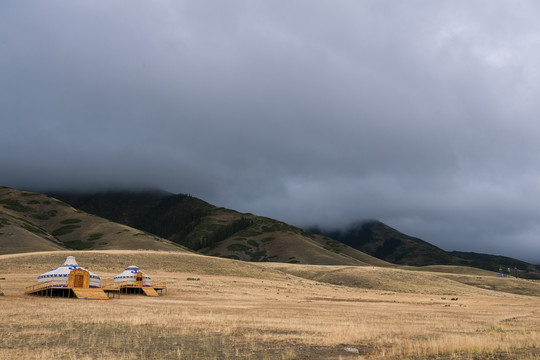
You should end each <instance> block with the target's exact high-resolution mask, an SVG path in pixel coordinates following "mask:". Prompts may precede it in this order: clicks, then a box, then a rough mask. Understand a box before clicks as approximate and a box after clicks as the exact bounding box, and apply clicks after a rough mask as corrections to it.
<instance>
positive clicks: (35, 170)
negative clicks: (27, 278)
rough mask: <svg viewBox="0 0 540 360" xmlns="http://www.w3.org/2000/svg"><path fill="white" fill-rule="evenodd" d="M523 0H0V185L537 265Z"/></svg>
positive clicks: (532, 98) (529, 46)
mask: <svg viewBox="0 0 540 360" xmlns="http://www.w3.org/2000/svg"><path fill="white" fill-rule="evenodd" d="M539 12H540V3H539V2H538V1H535V0H530V1H525V0H512V1H510V0H508V1H503V0H497V1H493V0H475V1H470V0H452V1H445V0H441V1H432V0H411V1H406V2H403V1H397V0H394V1H387V0H382V1H381V0H362V1H349V0H337V1H321V0H292V1H258V0H249V1H248V0H246V1H235V0H231V1H218V0H215V1H212V0H205V1H182V0H155V1H142V0H129V1H128V0H112V1H109V0H107V1H105V0H98V1H96V0H79V1H72V0H64V1H60V0H48V1H37V0H36V1H32V0H4V1H1V2H0V116H1V121H0V185H4V186H10V187H14V188H18V189H27V190H41V191H48V190H58V189H62V190H66V189H73V190H80V189H84V190H102V189H110V188H148V187H152V188H160V189H164V190H167V191H170V192H173V193H187V194H191V195H193V196H196V197H198V198H201V199H203V200H205V201H208V202H210V203H212V204H214V205H217V206H224V207H228V208H232V209H235V210H238V211H242V212H250V213H254V214H257V215H263V216H269V217H272V218H275V219H278V220H282V221H285V222H288V223H290V224H294V225H298V226H312V225H315V224H316V225H319V226H321V227H325V228H337V227H343V226H346V225H347V224H350V223H351V222H354V221H359V220H364V219H378V220H380V221H383V222H385V223H386V224H388V225H389V226H392V227H394V228H396V229H398V230H400V231H401V232H404V233H406V234H408V235H412V236H416V237H419V238H422V239H424V240H426V241H428V242H430V243H432V244H434V245H437V246H439V247H441V248H443V249H445V250H461V251H476V252H482V253H489V254H500V255H506V256H512V257H517V258H519V259H522V260H526V261H529V262H533V263H536V264H540V241H539V240H540V211H539V210H540V209H539V207H540V165H539V162H538V155H539V154H540V141H539V137H540V121H539V120H540V118H539V115H540V102H539V101H538V99H540V65H539V64H540V22H538V13H539Z"/></svg>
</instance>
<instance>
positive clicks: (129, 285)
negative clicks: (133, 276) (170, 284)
mask: <svg viewBox="0 0 540 360" xmlns="http://www.w3.org/2000/svg"><path fill="white" fill-rule="evenodd" d="M102 288H103V290H104V291H105V292H106V293H108V294H112V297H116V296H118V297H120V294H126V295H127V294H141V295H142V294H144V295H146V296H153V297H155V296H161V295H163V293H164V292H165V294H166V293H167V284H165V283H156V284H154V285H152V286H140V285H138V284H136V283H135V282H123V283H104V284H103V286H102Z"/></svg>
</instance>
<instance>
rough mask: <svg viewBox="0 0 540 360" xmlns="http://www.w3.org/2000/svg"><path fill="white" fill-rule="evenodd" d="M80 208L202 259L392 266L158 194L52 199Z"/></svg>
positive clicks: (315, 238)
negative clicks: (183, 247) (204, 255)
mask: <svg viewBox="0 0 540 360" xmlns="http://www.w3.org/2000/svg"><path fill="white" fill-rule="evenodd" d="M54 195H55V196H56V197H59V198H61V199H62V200H64V201H66V202H68V203H70V204H71V205H72V206H74V207H76V208H80V209H82V210H84V211H86V212H89V213H93V214H96V215H99V216H102V217H105V218H107V219H109V220H112V221H115V222H119V223H122V224H126V225H129V226H133V227H135V228H138V229H141V230H144V231H147V232H150V233H153V234H156V235H159V236H161V237H164V238H167V239H169V240H171V241H173V242H175V243H178V244H181V245H183V246H186V247H188V248H190V249H192V250H196V251H199V252H201V253H203V254H207V255H211V256H218V257H225V258H232V259H238V260H245V261H253V262H267V261H274V262H288V263H304V264H333V265H377V266H392V265H391V264H389V263H387V262H385V261H381V260H380V259H377V258H374V257H372V256H370V255H367V254H364V253H362V252H360V251H358V250H355V249H352V248H350V247H348V246H346V245H344V244H342V243H339V242H336V241H333V240H332V239H329V238H326V237H323V236H320V235H315V234H312V233H310V232H308V231H305V230H302V229H300V228H297V227H294V226H291V225H288V224H285V223H283V222H280V221H277V220H273V219H269V218H265V217H261V216H255V215H253V214H242V213H239V212H237V211H234V210H229V209H225V208H218V207H215V206H213V205H210V204H208V203H206V202H204V201H202V200H200V199H197V198H195V197H192V196H189V195H182V194H179V195H172V194H169V193H165V192H159V191H140V192H128V191H120V192H118V191H115V192H104V193H97V194H73V193H71V194H60V193H57V194H54Z"/></svg>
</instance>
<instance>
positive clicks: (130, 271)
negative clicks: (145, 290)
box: [114, 265, 151, 286]
mask: <svg viewBox="0 0 540 360" xmlns="http://www.w3.org/2000/svg"><path fill="white" fill-rule="evenodd" d="M138 273H141V274H142V281H143V286H151V278H150V276H148V275H146V274H145V273H143V272H142V271H140V270H139V267H138V266H135V265H131V266H128V267H127V268H126V270H124V271H123V272H122V273H120V274H118V275H116V276H115V277H114V282H115V284H122V283H126V285H133V286H135V282H136V277H137V274H138Z"/></svg>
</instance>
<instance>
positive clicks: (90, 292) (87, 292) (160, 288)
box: [24, 280, 167, 300]
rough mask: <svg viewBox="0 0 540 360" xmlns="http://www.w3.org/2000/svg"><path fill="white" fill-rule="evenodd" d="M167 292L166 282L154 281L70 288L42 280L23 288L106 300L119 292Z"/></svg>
mask: <svg viewBox="0 0 540 360" xmlns="http://www.w3.org/2000/svg"><path fill="white" fill-rule="evenodd" d="M164 292H165V294H166V293H167V284H165V283H156V284H154V285H153V286H136V284H129V283H128V284H115V283H105V284H103V286H102V287H101V288H72V287H67V286H65V285H60V284H58V283H56V282H55V281H54V280H53V281H47V282H43V283H41V284H36V285H32V286H28V287H26V288H25V290H24V294H25V295H37V296H50V297H67V298H71V297H75V298H79V299H82V298H87V299H89V300H108V299H110V298H115V297H118V298H119V297H120V294H128V293H138V294H144V295H146V296H152V297H157V296H161V295H163V293H164Z"/></svg>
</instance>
